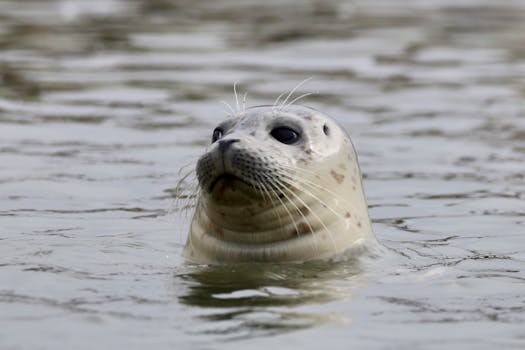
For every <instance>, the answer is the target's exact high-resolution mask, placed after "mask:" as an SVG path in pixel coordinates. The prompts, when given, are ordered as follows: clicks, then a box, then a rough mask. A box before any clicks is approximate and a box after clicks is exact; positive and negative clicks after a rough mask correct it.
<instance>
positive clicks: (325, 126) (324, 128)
mask: <svg viewBox="0 0 525 350" xmlns="http://www.w3.org/2000/svg"><path fill="white" fill-rule="evenodd" d="M323 132H324V134H325V135H326V136H328V135H329V134H330V128H329V127H328V125H326V123H325V125H323Z"/></svg>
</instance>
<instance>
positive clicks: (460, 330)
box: [0, 0, 525, 350]
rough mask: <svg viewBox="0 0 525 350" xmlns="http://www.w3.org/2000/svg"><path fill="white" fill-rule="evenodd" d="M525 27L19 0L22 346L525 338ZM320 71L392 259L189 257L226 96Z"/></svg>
mask: <svg viewBox="0 0 525 350" xmlns="http://www.w3.org/2000/svg"><path fill="white" fill-rule="evenodd" d="M524 33H525V1H517V0H516V1H512V0H508V1H504V2H503V1H501V2H498V1H488V0H465V1H452V0H443V1H437V0H436V1H432V0H428V1H415V0H412V1H411V0H403V1H387V0H374V1H366V0H356V1H338V0H323V1H321V0H317V1H315V0H311V1H292V0H287V1H281V0H279V1H277V0H268V1H255V0H250V1H233V0H217V1H184V0H179V1H167V0H142V1H139V0H136V1H123V0H106V1H104V0H98V1H89V2H88V1H82V0H62V1H59V0H26V1H18V0H4V1H1V2H0V86H1V89H0V348H2V349H59V348H60V349H93V348H98V349H120V348H122V349H124V348H125V349H144V348H147V347H149V348H151V349H187V348H188V349H189V348H191V349H229V350H230V349H247V348H248V349H267V348H287V349H289V348H299V347H300V348H301V349H315V350H319V349H327V348H329V349H351V348H355V349H441V348H444V347H447V348H452V349H477V350H479V349H494V348H504V349H513V348H515V349H523V348H525V163H524V162H525V34H524ZM309 77H311V78H312V79H311V80H310V81H308V82H307V83H306V84H304V85H303V86H302V87H300V88H299V89H298V91H297V96H298V95H299V94H301V93H306V92H314V93H315V94H314V95H312V96H309V97H307V98H305V99H303V100H302V103H304V104H306V105H310V106H313V107H315V108H318V109H320V110H322V111H324V112H325V113H327V114H329V115H331V116H332V117H334V118H335V119H337V120H338V121H340V122H341V123H342V124H343V125H344V126H345V127H346V128H347V130H348V131H349V132H350V134H351V135H352V138H353V141H354V143H355V145H356V148H357V150H358V152H359V154H360V162H361V167H362V170H363V173H364V176H365V187H366V192H367V196H368V201H369V205H370V214H371V217H372V220H373V226H374V231H375V234H376V236H377V238H378V240H379V241H380V242H381V243H382V244H383V245H384V246H385V254H384V255H383V256H381V257H380V258H378V259H360V260H356V261H347V262H337V263H335V262H334V263H328V262H325V263H321V262H318V263H308V264H303V265H280V264H275V265H262V266H261V265H249V264H247V265H236V266H225V267H206V266H192V265H188V264H186V263H185V262H184V260H183V259H182V257H181V251H182V247H183V245H184V242H185V237H186V234H187V230H188V224H189V217H188V216H187V215H183V213H181V212H180V211H178V210H177V208H178V207H177V206H175V205H174V204H173V202H174V198H175V196H176V193H175V186H176V184H177V181H178V179H179V178H180V174H181V173H180V172H179V170H180V169H181V168H183V167H184V166H186V168H184V169H191V164H193V163H194V162H195V160H196V158H197V157H198V155H199V154H200V153H201V152H202V150H203V148H204V146H205V145H206V144H207V142H209V139H210V136H211V131H212V130H213V128H214V126H215V124H216V123H217V122H218V121H220V120H222V119H223V118H224V117H225V116H226V114H227V111H226V110H225V107H224V106H223V105H222V104H221V103H220V102H219V101H221V100H223V101H227V102H229V103H232V102H233V89H232V87H233V83H234V82H235V81H238V82H239V83H238V88H239V90H240V91H241V92H244V91H247V92H248V104H249V105H257V104H267V103H273V101H274V100H275V99H276V98H277V96H278V95H279V94H280V93H282V92H283V91H286V90H290V89H292V88H293V87H294V86H295V85H296V84H298V83H299V82H301V81H302V80H304V79H306V78H309ZM188 164H189V165H188ZM188 166H189V168H188Z"/></svg>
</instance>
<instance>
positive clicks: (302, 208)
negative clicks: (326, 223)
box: [299, 205, 310, 216]
mask: <svg viewBox="0 0 525 350" xmlns="http://www.w3.org/2000/svg"><path fill="white" fill-rule="evenodd" d="M299 212H300V213H301V214H302V215H304V216H306V215H308V214H309V213H310V210H309V209H308V208H307V207H305V206H304V205H303V206H302V207H300V208H299Z"/></svg>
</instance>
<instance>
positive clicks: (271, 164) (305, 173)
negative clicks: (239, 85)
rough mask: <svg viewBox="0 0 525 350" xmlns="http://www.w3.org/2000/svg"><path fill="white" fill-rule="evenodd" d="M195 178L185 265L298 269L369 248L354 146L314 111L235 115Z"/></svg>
mask: <svg viewBox="0 0 525 350" xmlns="http://www.w3.org/2000/svg"><path fill="white" fill-rule="evenodd" d="M196 170H197V178H198V182H199V190H200V191H199V196H198V202H197V206H196V209H195V214H194V216H193V219H192V223H191V227H190V234H189V236H188V241H187V243H186V246H185V248H184V253H183V254H184V256H185V257H186V258H187V259H188V260H191V261H194V262H199V263H228V262H248V261H257V262H277V261H305V260H312V259H320V258H327V257H332V256H334V255H337V254H339V253H342V252H344V251H347V250H352V251H355V252H357V251H360V250H363V249H364V248H366V243H367V242H375V239H374V236H373V233H372V229H371V224H370V219H369V216H368V208H367V204H366V200H365V195H364V191H363V187H362V180H361V172H360V169H359V165H358V161H357V155H356V152H355V150H354V147H353V145H352V142H351V141H350V138H349V137H348V135H347V134H346V133H345V131H344V130H343V129H342V128H341V127H340V126H339V125H338V124H337V123H336V122H335V121H334V120H333V119H331V118H329V117H328V116H326V115H324V114H322V113H320V112H318V111H316V110H314V109H311V108H307V107H302V106H296V105H292V106H287V107H286V108H276V107H274V106H259V107H252V108H249V109H247V110H246V111H244V112H242V113H239V114H238V115H235V116H232V117H231V118H229V119H227V120H226V121H224V122H222V123H221V124H219V125H218V126H217V128H215V130H214V132H213V135H212V143H211V144H210V146H209V147H208V149H207V150H206V152H205V153H204V155H203V156H202V157H201V158H200V159H199V160H198V162H197V168H196Z"/></svg>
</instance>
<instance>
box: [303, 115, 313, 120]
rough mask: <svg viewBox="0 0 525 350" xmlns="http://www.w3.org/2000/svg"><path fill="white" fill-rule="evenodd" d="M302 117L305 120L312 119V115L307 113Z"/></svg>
mask: <svg viewBox="0 0 525 350" xmlns="http://www.w3.org/2000/svg"><path fill="white" fill-rule="evenodd" d="M304 119H306V120H312V116H311V115H307V116H305V117H304Z"/></svg>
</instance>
